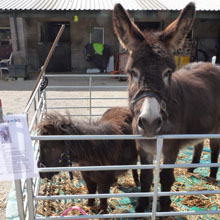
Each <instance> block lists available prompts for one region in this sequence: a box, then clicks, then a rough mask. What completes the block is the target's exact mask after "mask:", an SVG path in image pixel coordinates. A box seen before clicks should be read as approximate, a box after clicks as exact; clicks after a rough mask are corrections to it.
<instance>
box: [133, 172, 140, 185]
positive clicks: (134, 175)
mask: <svg viewBox="0 0 220 220" xmlns="http://www.w3.org/2000/svg"><path fill="white" fill-rule="evenodd" d="M132 175H133V179H134V182H135V185H136V186H140V181H139V177H138V171H137V170H132Z"/></svg>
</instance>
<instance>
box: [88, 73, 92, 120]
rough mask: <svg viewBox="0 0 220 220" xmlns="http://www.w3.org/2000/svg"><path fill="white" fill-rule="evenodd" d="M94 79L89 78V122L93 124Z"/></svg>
mask: <svg viewBox="0 0 220 220" xmlns="http://www.w3.org/2000/svg"><path fill="white" fill-rule="evenodd" d="M91 86H92V77H89V122H90V123H91V119H92V118H91V115H92V99H91V98H92V90H91Z"/></svg>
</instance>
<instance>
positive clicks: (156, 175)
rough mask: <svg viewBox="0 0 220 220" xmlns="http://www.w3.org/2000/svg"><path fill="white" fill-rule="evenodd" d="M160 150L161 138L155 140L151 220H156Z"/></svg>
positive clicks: (161, 146) (161, 145)
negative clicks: (155, 153) (155, 152)
mask: <svg viewBox="0 0 220 220" xmlns="http://www.w3.org/2000/svg"><path fill="white" fill-rule="evenodd" d="M162 148H163V138H161V137H158V138H157V156H156V167H155V176H154V195H153V204H152V216H151V220H155V219H156V211H157V198H158V185H159V176H160V158H161V152H162Z"/></svg>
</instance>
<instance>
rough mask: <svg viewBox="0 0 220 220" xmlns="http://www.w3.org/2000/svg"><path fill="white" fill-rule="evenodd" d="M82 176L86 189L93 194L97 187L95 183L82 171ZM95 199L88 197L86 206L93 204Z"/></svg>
mask: <svg viewBox="0 0 220 220" xmlns="http://www.w3.org/2000/svg"><path fill="white" fill-rule="evenodd" d="M82 176H83V179H84V181H85V182H86V187H87V189H88V193H89V194H95V193H96V189H97V183H95V182H93V181H91V179H90V178H89V176H88V175H86V172H82ZM94 203H95V199H94V198H91V199H88V206H94Z"/></svg>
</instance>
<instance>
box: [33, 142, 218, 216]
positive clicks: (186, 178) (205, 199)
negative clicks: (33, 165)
mask: <svg viewBox="0 0 220 220" xmlns="http://www.w3.org/2000/svg"><path fill="white" fill-rule="evenodd" d="M208 144H209V143H208V142H206V145H208ZM191 155H192V148H189V149H187V150H184V151H181V152H180V154H179V157H178V161H177V163H186V162H187V163H189V162H190V161H191ZM209 158H210V152H209V148H205V150H204V151H203V156H202V162H208V161H209ZM174 173H175V177H176V182H175V183H174V185H173V187H172V191H195V190H196V191H197V190H198V191H200V190H219V188H220V181H215V180H212V179H210V178H208V177H207V176H208V175H209V168H197V169H196V170H195V171H194V174H191V173H188V172H187V170H186V169H181V168H176V169H175V171H174ZM219 179H220V175H218V178H217V180H219ZM139 191H140V188H139V187H138V188H136V186H135V184H134V181H133V178H132V174H131V171H128V172H127V174H126V175H125V176H122V177H120V178H119V179H118V182H117V184H115V185H113V186H112V187H111V192H112V193H122V192H125V193H126V192H139ZM86 193H87V189H86V187H85V184H84V182H83V180H82V177H81V175H80V173H79V172H74V178H73V180H72V181H71V180H70V179H69V173H68V172H65V173H60V174H59V175H57V176H54V177H53V179H52V181H50V182H49V181H47V180H43V181H42V183H41V186H40V192H39V194H40V195H64V194H65V195H70V194H86ZM171 199H172V208H173V209H174V211H193V210H196V211H199V210H218V209H220V195H219V194H218V195H216V194H215V195H211V194H210V195H187V196H172V197H171ZM108 201H109V202H108V204H109V210H108V211H109V213H111V214H113V213H129V212H134V208H135V204H136V201H137V198H110V199H108ZM75 205H77V206H79V207H81V208H83V209H84V210H85V211H86V213H87V214H98V201H96V206H94V207H88V206H87V200H82V199H74V200H61V201H60V200H55V201H52V200H51V201H39V202H38V207H37V213H38V214H39V215H41V216H61V215H62V213H63V212H64V211H65V210H66V209H67V208H69V207H71V206H75ZM147 211H150V208H149V209H148V210H147ZM69 215H79V211H78V210H72V211H71V212H69ZM219 218H220V217H219V216H218V215H204V216H202V215H201V216H198V215H197V216H193V215H192V216H184V217H183V216H182V217H176V218H174V217H168V218H167V219H168V220H173V219H179V220H183V219H189V220H202V219H204V220H205V219H207V220H217V219H219Z"/></svg>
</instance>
